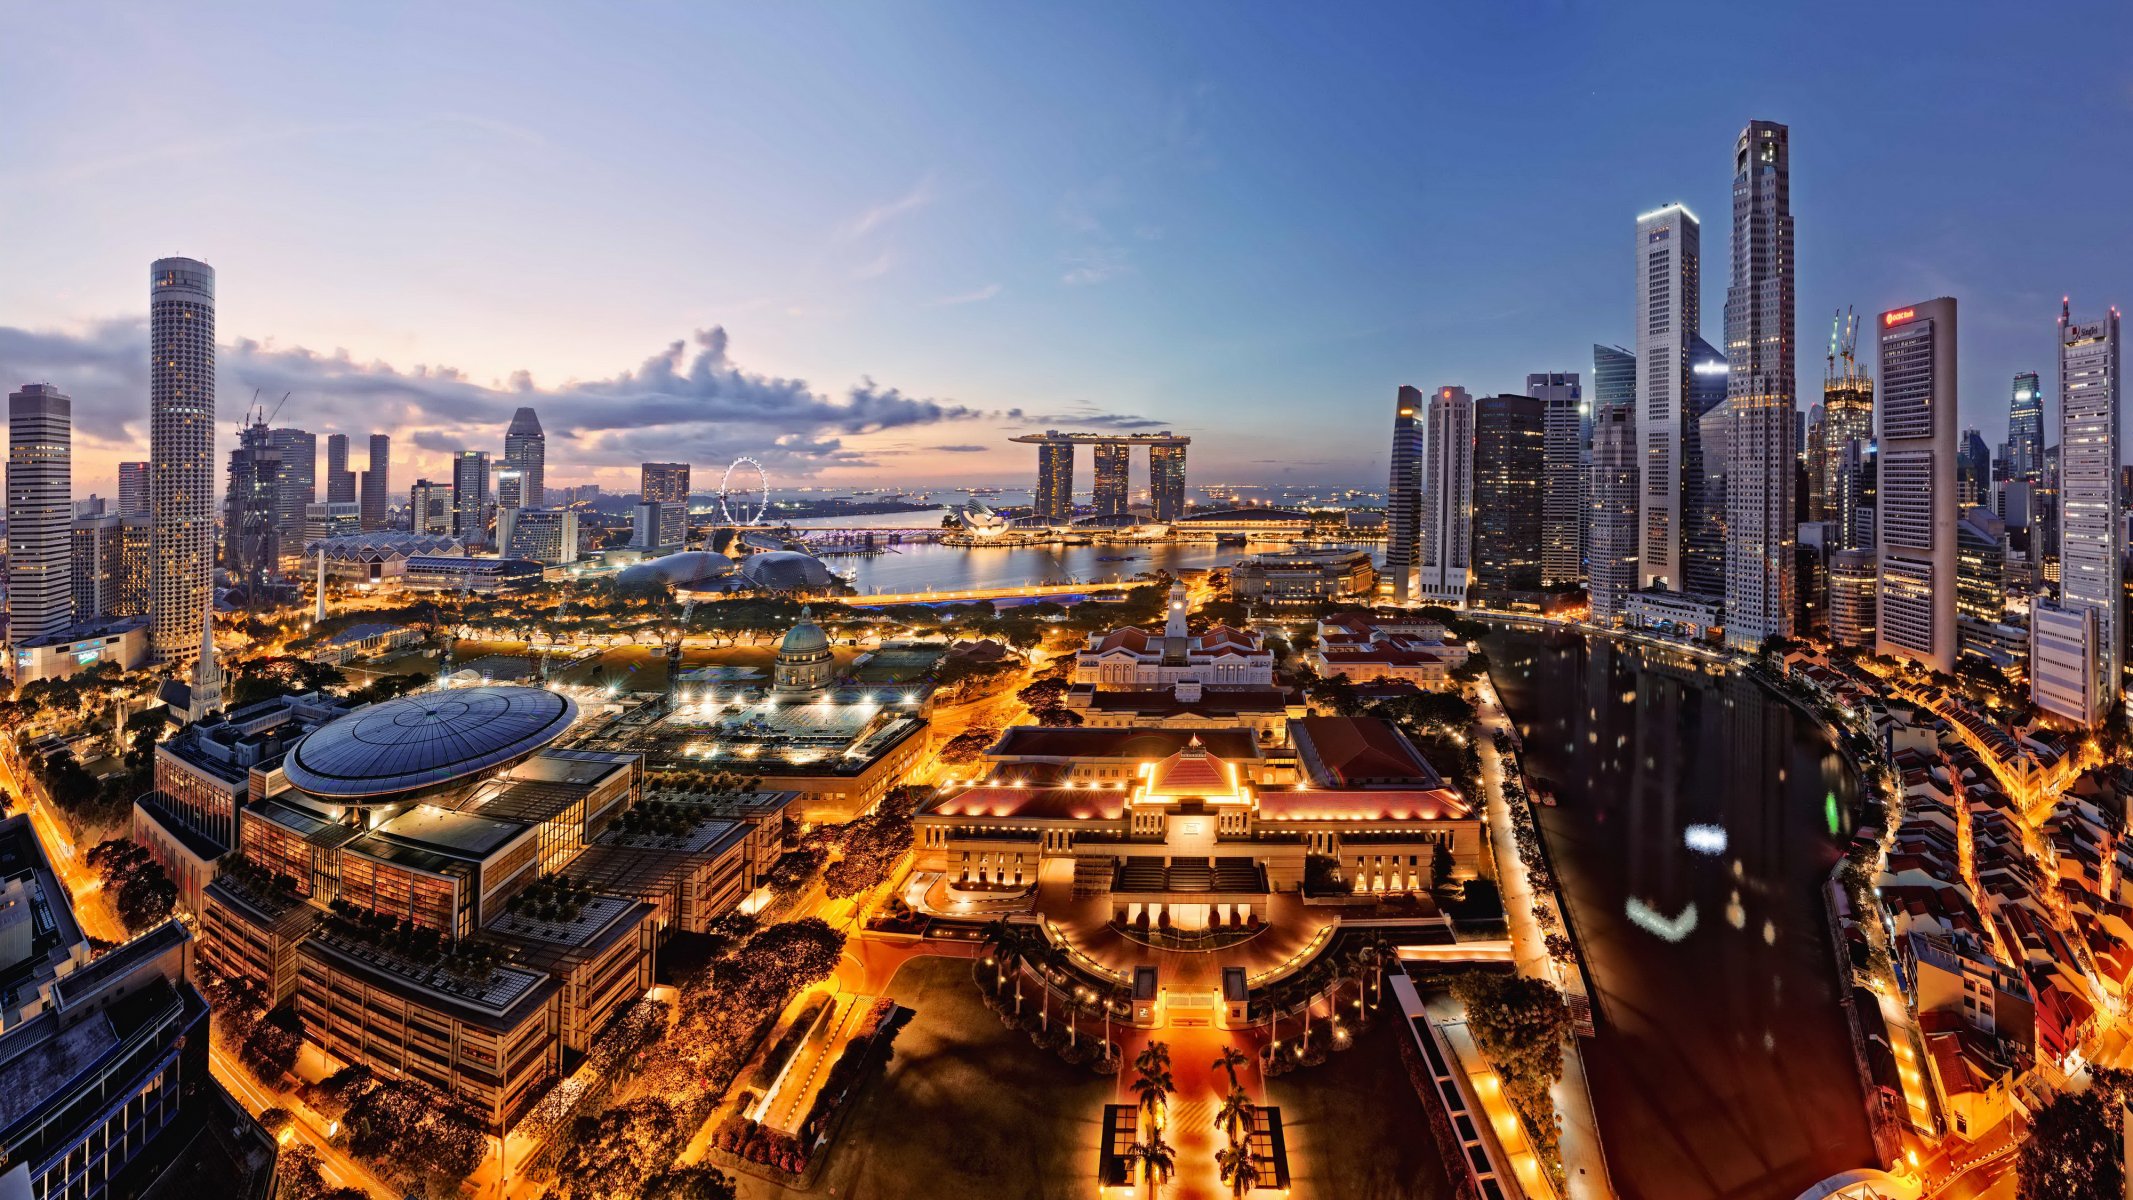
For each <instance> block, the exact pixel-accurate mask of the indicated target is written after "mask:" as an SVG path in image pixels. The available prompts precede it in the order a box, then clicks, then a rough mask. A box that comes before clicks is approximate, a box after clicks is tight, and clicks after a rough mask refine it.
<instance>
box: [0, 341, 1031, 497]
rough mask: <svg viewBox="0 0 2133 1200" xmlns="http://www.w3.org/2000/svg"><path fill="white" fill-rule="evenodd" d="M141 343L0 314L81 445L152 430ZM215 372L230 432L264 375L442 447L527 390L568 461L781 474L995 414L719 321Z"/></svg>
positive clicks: (474, 442) (23, 361)
mask: <svg viewBox="0 0 2133 1200" xmlns="http://www.w3.org/2000/svg"><path fill="white" fill-rule="evenodd" d="M147 343H148V331H147V325H146V322H145V321H142V320H138V319H118V320H109V321H99V322H95V323H92V324H89V325H87V326H83V327H80V328H77V329H73V330H61V331H49V330H25V329H19V328H13V327H8V326H0V379H5V380H7V381H9V382H10V383H15V382H26V381H33V380H48V381H50V382H52V383H54V384H56V385H58V386H59V387H60V389H61V390H62V391H65V392H67V393H68V394H69V395H71V396H72V397H73V398H74V429H75V439H76V443H77V445H79V446H82V447H84V448H89V449H103V450H110V451H115V452H118V453H121V454H124V455H126V456H129V457H131V456H135V455H141V454H144V453H145V452H146V448H147V445H148V420H147V417H148V413H147V408H148V403H147V396H148V344H147ZM216 376H217V393H218V405H217V422H218V424H219V425H220V426H221V429H220V430H219V431H218V432H219V435H220V437H221V438H222V440H223V441H224V442H225V443H227V442H229V441H230V440H231V438H232V434H233V431H234V429H235V428H236V426H237V425H238V423H239V422H240V420H241V419H242V417H243V414H244V411H245V409H246V408H247V407H248V406H249V404H250V402H251V397H252V396H253V394H254V392H255V390H256V391H257V393H258V395H259V396H260V399H261V401H262V402H263V403H264V404H266V406H267V407H268V408H269V409H272V408H273V406H274V404H275V403H276V402H277V401H279V399H280V397H281V396H282V395H283V394H284V393H288V394H289V396H290V399H289V401H288V404H287V405H286V407H284V408H283V409H282V411H281V413H280V415H279V416H278V417H277V418H276V421H275V423H276V424H277V425H292V426H297V427H299V428H304V429H310V430H313V431H315V432H318V433H321V434H323V433H348V434H351V435H354V436H356V437H357V438H358V439H360V437H361V435H362V434H364V433H367V432H369V431H370V430H381V431H386V432H390V433H392V434H393V435H394V436H395V438H396V439H397V440H399V441H400V442H401V443H402V444H403V445H406V446H410V447H413V448H414V449H417V450H423V451H428V452H430V453H438V454H442V453H450V452H453V451H456V450H459V449H463V448H465V449H489V450H491V451H492V452H500V451H501V448H502V444H503V433H504V426H505V425H506V424H507V423H508V422H509V421H510V419H511V414H512V412H513V410H515V409H516V408H518V407H519V406H520V405H530V406H532V407H533V408H535V409H537V410H539V412H540V415H541V423H542V424H543V425H544V426H546V427H547V430H548V434H549V440H550V442H551V443H552V445H551V446H550V449H549V461H550V462H551V463H552V464H557V465H558V466H560V467H561V468H562V469H563V470H564V471H566V472H567V471H571V470H576V469H580V468H595V469H596V468H603V467H607V468H613V467H628V466H633V465H635V464H636V463H638V462H642V461H647V460H669V459H682V460H687V461H691V462H698V463H705V464H712V463H722V462H726V461H729V460H731V459H733V458H735V457H737V456H739V455H742V454H748V455H753V456H754V457H756V458H758V459H760V460H762V461H763V462H764V463H765V465H767V466H769V467H770V468H771V469H772V471H773V473H775V474H780V475H784V476H786V477H792V476H803V477H804V476H810V475H814V474H816V473H817V472H819V471H821V470H822V469H824V468H826V467H835V466H864V465H866V464H867V463H868V462H869V458H868V451H867V449H866V448H865V447H864V446H863V445H853V444H850V441H849V440H850V439H862V438H866V437H867V436H868V435H871V434H876V433H880V432H882V431H885V430H893V429H904V428H915V427H921V426H928V425H939V424H944V423H949V422H958V421H969V420H976V419H980V418H984V417H988V416H995V415H997V414H991V413H987V412H984V411H982V410H980V409H976V408H972V407H968V406H965V405H961V404H954V403H948V402H944V401H940V400H933V399H928V398H924V397H918V396H911V395H907V394H905V393H904V392H903V391H901V390H900V389H897V388H894V387H887V386H884V385H882V384H880V383H877V382H875V381H874V380H873V379H869V378H862V379H861V380H860V381H859V382H858V383H857V384H854V385H852V386H851V387H849V388H846V389H844V391H843V393H842V394H841V395H831V394H825V393H823V392H818V391H816V390H815V389H814V388H813V387H811V386H810V385H809V384H808V383H807V382H806V381H805V380H801V379H788V378H783V377H779V376H773V375H764V374H758V373H755V372H752V371H748V370H745V369H743V368H742V367H740V366H739V365H737V364H736V363H734V362H733V360H732V359H731V357H730V356H729V354H728V349H727V335H726V331H725V329H723V328H722V327H716V326H714V327H712V328H710V329H706V330H701V331H699V332H697V333H696V334H695V335H694V336H693V337H691V338H689V339H685V340H677V341H674V342H670V343H668V345H667V346H666V347H665V348H664V349H662V350H661V351H659V352H658V353H655V354H652V355H650V356H649V357H647V358H646V359H645V360H644V361H643V362H641V363H639V364H638V365H637V366H636V367H634V368H632V369H629V370H625V371H621V372H618V373H617V374H615V375H613V376H610V377H608V378H605V379H594V380H586V381H579V380H573V381H570V382H566V383H562V384H559V385H555V386H544V385H542V384H540V383H538V382H536V381H535V380H534V378H533V377H532V376H531V375H530V374H528V373H526V372H524V371H520V372H516V373H514V374H512V375H511V376H510V377H509V378H508V379H507V380H505V381H503V382H502V383H497V384H490V385H483V384H480V383H477V382H475V381H474V380H472V379H471V378H469V377H468V376H467V375H466V374H465V373H464V372H461V371H459V370H456V369H454V368H451V367H445V366H431V365H419V364H418V365H415V366H411V367H399V366H395V365H393V364H390V363H386V362H382V361H378V360H369V361H364V360H359V359H357V358H356V357H355V356H353V355H351V354H350V353H348V352H347V351H346V350H335V351H333V352H331V353H322V352H320V351H316V350H311V349H308V348H305V347H301V346H293V347H283V346H279V345H276V344H274V343H273V342H271V341H267V342H261V341H254V340H251V339H239V340H237V341H236V342H234V343H231V344H228V345H225V346H223V347H221V348H220V350H219V352H218V354H217V361H216ZM217 469H218V471H219V469H220V463H219V456H218V464H217ZM551 474H555V472H553V471H552V472H551Z"/></svg>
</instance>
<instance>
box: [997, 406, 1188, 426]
mask: <svg viewBox="0 0 2133 1200" xmlns="http://www.w3.org/2000/svg"><path fill="white" fill-rule="evenodd" d="M1002 415H1003V416H1005V417H1006V418H1007V419H1008V420H1009V421H1012V422H1015V423H1017V424H1021V425H1032V426H1036V425H1041V426H1043V427H1044V428H1046V429H1068V428H1081V429H1170V428H1174V426H1173V425H1172V424H1171V423H1170V422H1169V421H1164V420H1160V419H1158V418H1155V417H1137V416H1133V415H1131V414H1129V413H1105V412H1097V411H1095V410H1094V409H1090V410H1087V411H1080V412H1063V413H1042V414H1040V413H1025V412H1023V411H1022V410H1021V409H1019V408H1010V409H1008V410H1007V411H1006V412H1005V413H1004V414H1002Z"/></svg>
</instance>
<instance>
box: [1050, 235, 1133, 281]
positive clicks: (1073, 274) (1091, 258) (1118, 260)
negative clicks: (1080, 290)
mask: <svg viewBox="0 0 2133 1200" xmlns="http://www.w3.org/2000/svg"><path fill="white" fill-rule="evenodd" d="M1061 260H1062V261H1063V262H1064V263H1065V264H1066V271H1065V272H1064V273H1063V274H1061V275H1060V276H1059V282H1061V283H1064V284H1067V285H1068V286H1071V287H1080V286H1085V285H1087V284H1092V283H1102V282H1104V281H1105V280H1107V279H1116V278H1118V277H1119V276H1120V275H1124V274H1126V273H1127V272H1129V271H1131V270H1133V262H1132V259H1131V258H1129V257H1128V256H1127V254H1126V252H1125V251H1124V250H1123V249H1120V248H1119V247H1117V246H1111V245H1095V246H1088V247H1084V248H1083V249H1080V250H1070V251H1068V252H1067V253H1065V254H1064V255H1061Z"/></svg>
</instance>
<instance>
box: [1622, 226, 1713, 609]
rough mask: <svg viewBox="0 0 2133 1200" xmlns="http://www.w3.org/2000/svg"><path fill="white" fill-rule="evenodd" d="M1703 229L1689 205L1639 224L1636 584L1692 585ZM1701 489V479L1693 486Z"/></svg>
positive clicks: (1676, 586)
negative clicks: (1694, 377) (1693, 374)
mask: <svg viewBox="0 0 2133 1200" xmlns="http://www.w3.org/2000/svg"><path fill="white" fill-rule="evenodd" d="M1702 263H1703V224H1702V222H1700V221H1698V220H1697V219H1696V214H1695V213H1692V212H1690V211H1689V210H1688V208H1687V207H1686V206H1684V205H1680V204H1669V205H1667V206H1666V207H1665V208H1661V209H1657V210H1655V211H1653V212H1648V213H1645V214H1644V215H1643V216H1641V217H1638V218H1637V315H1636V321H1637V394H1636V402H1637V405H1638V409H1637V413H1636V419H1635V422H1634V424H1635V427H1636V429H1637V430H1638V431H1640V432H1641V433H1642V434H1643V435H1644V446H1643V453H1642V459H1643V463H1642V467H1641V469H1640V471H1639V476H1640V478H1641V479H1642V480H1643V485H1644V486H1643V495H1642V497H1641V498H1640V501H1639V505H1638V511H1639V512H1640V513H1641V515H1642V519H1641V520H1640V521H1638V523H1637V525H1638V543H1637V544H1638V547H1639V559H1640V562H1639V565H1638V568H1637V582H1638V585H1639V586H1642V587H1649V586H1651V585H1652V584H1664V585H1666V586H1667V587H1669V588H1671V589H1673V590H1674V591H1677V592H1678V591H1682V590H1683V589H1685V588H1686V587H1687V586H1688V584H1687V580H1688V573H1687V565H1686V561H1685V559H1684V557H1683V551H1684V550H1685V549H1686V543H1687V540H1688V539H1687V533H1688V520H1689V517H1690V516H1691V513H1690V511H1689V506H1688V505H1687V504H1686V503H1685V502H1684V499H1683V497H1684V493H1685V491H1686V489H1687V488H1688V487H1689V486H1690V484H1691V482H1692V481H1691V480H1690V479H1688V478H1687V475H1688V469H1687V461H1688V458H1689V455H1688V454H1687V445H1686V443H1685V441H1684V439H1694V438H1695V437H1696V436H1697V433H1696V419H1697V416H1698V414H1697V413H1696V411H1695V409H1694V402H1693V400H1692V399H1691V397H1690V387H1689V375H1690V371H1691V368H1692V366H1693V364H1692V363H1691V362H1690V361H1689V352H1690V350H1691V349H1693V348H1694V346H1695V344H1696V335H1697V331H1698V326H1699V320H1700V318H1699V317H1698V314H1697V305H1698V304H1699V303H1700V299H1699V298H1700V297H1701V295H1702V287H1703V282H1702V274H1701V272H1702V269H1703V268H1702ZM1693 482H1695V483H1696V484H1697V485H1699V486H1700V485H1701V482H1702V481H1701V480H1697V481H1693Z"/></svg>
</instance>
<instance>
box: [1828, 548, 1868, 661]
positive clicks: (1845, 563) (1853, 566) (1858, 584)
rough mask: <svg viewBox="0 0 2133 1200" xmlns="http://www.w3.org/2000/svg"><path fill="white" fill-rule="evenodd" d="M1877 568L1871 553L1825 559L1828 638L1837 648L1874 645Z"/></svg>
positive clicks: (1847, 552) (1850, 552) (1842, 553)
mask: <svg viewBox="0 0 2133 1200" xmlns="http://www.w3.org/2000/svg"><path fill="white" fill-rule="evenodd" d="M1880 578H1881V568H1880V565H1879V563H1878V562H1877V561H1876V556H1875V554H1874V552H1873V551H1872V550H1863V549H1853V550H1838V551H1836V552H1834V553H1832V554H1831V555H1830V556H1829V637H1830V640H1831V641H1833V642H1836V643H1837V644H1838V645H1841V646H1871V645H1873V644H1874V599H1875V593H1876V591H1877V590H1878V589H1879V587H1880Z"/></svg>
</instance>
